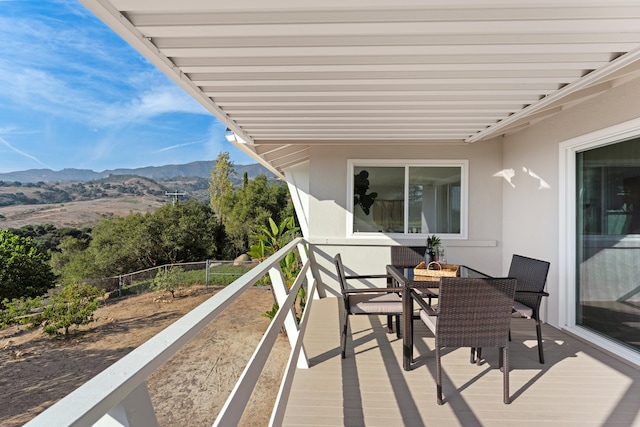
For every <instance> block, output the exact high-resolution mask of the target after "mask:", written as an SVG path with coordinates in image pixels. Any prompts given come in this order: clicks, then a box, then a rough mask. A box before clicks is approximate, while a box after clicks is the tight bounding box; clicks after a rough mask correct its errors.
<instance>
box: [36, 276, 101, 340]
mask: <svg viewBox="0 0 640 427" xmlns="http://www.w3.org/2000/svg"><path fill="white" fill-rule="evenodd" d="M103 295H104V292H103V291H101V290H100V289H98V288H96V287H95V286H90V285H85V284H82V285H80V284H77V283H72V284H70V285H67V286H65V287H64V288H62V290H61V291H60V292H58V293H57V294H56V295H54V296H53V297H51V298H50V300H49V303H48V304H47V305H45V307H44V310H43V312H42V316H41V318H40V320H41V321H42V322H43V323H44V328H43V332H44V333H46V334H49V335H57V334H59V331H60V329H64V336H65V338H66V337H67V336H68V335H69V328H70V327H71V326H73V325H75V326H76V327H77V326H80V325H87V324H89V323H91V322H93V320H94V319H93V313H94V312H95V311H96V310H97V309H98V298H100V297H101V296H103Z"/></svg>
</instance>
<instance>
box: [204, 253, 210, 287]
mask: <svg viewBox="0 0 640 427" xmlns="http://www.w3.org/2000/svg"><path fill="white" fill-rule="evenodd" d="M209 268H211V260H210V259H208V260H207V262H206V264H205V269H206V273H205V277H206V279H205V288H208V287H209Z"/></svg>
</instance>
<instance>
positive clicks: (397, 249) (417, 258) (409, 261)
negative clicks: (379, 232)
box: [391, 246, 427, 268]
mask: <svg viewBox="0 0 640 427" xmlns="http://www.w3.org/2000/svg"><path fill="white" fill-rule="evenodd" d="M426 250H427V247H426V246H391V265H395V266H396V267H399V268H411V267H415V266H416V265H418V264H420V263H421V262H422V261H424V252H425V251H426Z"/></svg>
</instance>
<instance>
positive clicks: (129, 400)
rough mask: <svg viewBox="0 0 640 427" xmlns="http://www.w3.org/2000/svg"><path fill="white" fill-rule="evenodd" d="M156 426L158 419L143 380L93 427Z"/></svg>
mask: <svg viewBox="0 0 640 427" xmlns="http://www.w3.org/2000/svg"><path fill="white" fill-rule="evenodd" d="M117 426H123V427H156V426H158V419H157V418H156V413H155V411H154V410H153V403H152V402H151V396H149V390H148V389H147V383H146V382H143V383H142V384H140V385H139V386H138V387H136V388H135V390H133V391H132V392H131V393H130V394H129V396H127V397H126V398H125V399H124V400H122V401H121V402H120V403H119V404H117V405H116V406H115V407H114V408H113V409H111V410H110V411H109V412H107V413H106V414H105V415H104V416H103V417H102V418H100V419H99V420H98V422H96V423H95V424H94V425H93V427H117Z"/></svg>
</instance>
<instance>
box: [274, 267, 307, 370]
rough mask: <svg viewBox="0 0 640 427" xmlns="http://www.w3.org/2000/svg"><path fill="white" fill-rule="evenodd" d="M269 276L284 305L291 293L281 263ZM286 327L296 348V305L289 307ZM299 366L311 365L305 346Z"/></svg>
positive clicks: (278, 298)
mask: <svg viewBox="0 0 640 427" xmlns="http://www.w3.org/2000/svg"><path fill="white" fill-rule="evenodd" d="M269 277H270V278H271V286H273V293H274V294H275V296H276V301H278V305H279V306H280V307H284V306H283V304H284V302H285V300H286V299H287V295H288V294H289V287H288V286H287V284H286V282H285V280H284V277H283V276H282V271H281V270H280V265H279V264H278V265H277V266H276V267H272V268H271V269H270V270H269ZM284 328H285V330H286V331H287V337H288V338H289V343H290V344H291V348H294V347H295V345H296V340H297V339H298V321H297V319H296V315H295V307H294V306H292V307H291V308H290V309H289V313H288V314H287V317H286V318H285V320H284ZM298 366H299V367H302V368H308V367H309V361H308V359H307V353H306V352H305V350H304V346H303V347H302V348H301V349H300V357H299V359H298Z"/></svg>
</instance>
